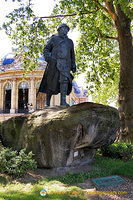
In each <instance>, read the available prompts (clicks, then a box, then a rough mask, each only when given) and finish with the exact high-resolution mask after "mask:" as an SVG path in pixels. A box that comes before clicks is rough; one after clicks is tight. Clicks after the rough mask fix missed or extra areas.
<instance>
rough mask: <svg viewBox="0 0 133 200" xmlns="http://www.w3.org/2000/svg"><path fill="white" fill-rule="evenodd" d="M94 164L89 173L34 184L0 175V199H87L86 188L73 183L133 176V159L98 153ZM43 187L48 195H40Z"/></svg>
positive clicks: (44, 180) (54, 178)
mask: <svg viewBox="0 0 133 200" xmlns="http://www.w3.org/2000/svg"><path fill="white" fill-rule="evenodd" d="M94 165H95V167H94V169H93V170H92V171H90V172H89V173H88V172H82V173H80V174H73V173H69V174H66V175H64V176H62V177H52V178H47V179H46V178H45V179H43V180H39V181H38V182H36V183H34V184H32V183H28V184H24V183H20V182H19V181H18V179H16V181H14V182H11V181H10V180H9V181H7V179H6V181H2V180H4V177H2V176H0V178H1V179H0V182H3V184H0V200H41V199H43V200H44V199H52V200H87V195H86V192H85V190H83V189H81V188H80V187H77V186H72V184H73V185H74V183H81V182H84V181H85V180H86V179H88V178H93V177H102V176H110V175H121V176H126V177H130V178H133V173H132V172H133V160H131V161H128V162H124V161H122V160H119V159H112V158H105V157H101V156H99V155H97V156H96V161H95V163H94ZM42 189H45V190H46V191H47V196H46V197H41V196H40V191H41V190H42Z"/></svg>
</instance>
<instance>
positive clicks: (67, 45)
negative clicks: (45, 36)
mask: <svg viewBox="0 0 133 200" xmlns="http://www.w3.org/2000/svg"><path fill="white" fill-rule="evenodd" d="M43 53H44V58H45V60H46V61H47V66H46V70H45V72H44V74H43V78H42V81H41V84H40V87H39V90H38V92H43V93H47V94H58V93H59V92H60V81H59V79H60V74H62V75H64V76H65V77H67V78H68V80H69V83H68V91H67V95H69V94H70V92H71V90H72V79H73V76H72V74H71V73H70V71H71V70H72V69H76V64H75V54H74V45H73V42H72V40H71V39H69V38H68V37H67V36H66V37H62V36H58V35H53V36H52V37H51V38H50V40H49V41H48V43H47V45H46V46H45V47H44V50H43Z"/></svg>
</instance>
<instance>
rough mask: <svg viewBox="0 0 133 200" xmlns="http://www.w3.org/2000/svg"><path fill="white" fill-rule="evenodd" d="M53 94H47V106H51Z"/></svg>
mask: <svg viewBox="0 0 133 200" xmlns="http://www.w3.org/2000/svg"><path fill="white" fill-rule="evenodd" d="M51 96H52V95H51V94H47V96H46V106H50V100H51Z"/></svg>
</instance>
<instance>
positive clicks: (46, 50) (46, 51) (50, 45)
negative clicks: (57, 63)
mask: <svg viewBox="0 0 133 200" xmlns="http://www.w3.org/2000/svg"><path fill="white" fill-rule="evenodd" d="M52 48H53V38H52V37H51V38H50V40H49V41H48V43H47V44H46V46H45V47H44V49H43V55H44V58H45V60H46V61H47V62H49V60H50V59H51V56H52V53H51V52H52Z"/></svg>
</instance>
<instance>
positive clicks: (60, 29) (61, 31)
mask: <svg viewBox="0 0 133 200" xmlns="http://www.w3.org/2000/svg"><path fill="white" fill-rule="evenodd" d="M69 30H70V28H69V27H68V26H67V25H66V24H60V25H59V27H58V28H57V31H58V33H59V35H67V33H68V31H69Z"/></svg>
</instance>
